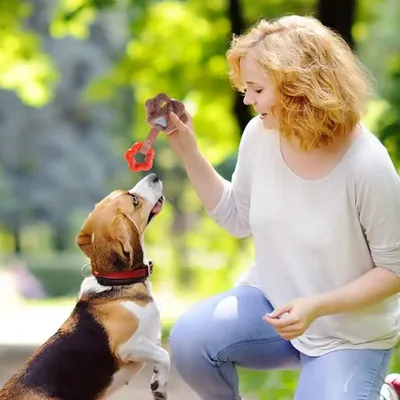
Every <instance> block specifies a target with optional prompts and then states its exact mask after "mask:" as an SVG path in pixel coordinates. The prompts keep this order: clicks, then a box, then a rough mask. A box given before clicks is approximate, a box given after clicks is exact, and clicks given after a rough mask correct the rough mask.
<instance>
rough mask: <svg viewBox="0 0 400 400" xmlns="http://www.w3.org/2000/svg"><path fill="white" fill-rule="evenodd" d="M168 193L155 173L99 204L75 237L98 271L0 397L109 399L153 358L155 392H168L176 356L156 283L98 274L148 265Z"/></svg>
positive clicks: (17, 399) (160, 394) (158, 396)
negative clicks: (148, 241)
mask: <svg viewBox="0 0 400 400" xmlns="http://www.w3.org/2000/svg"><path fill="white" fill-rule="evenodd" d="M162 199H163V197H162V183H161V181H160V180H159V179H158V178H157V176H156V175H155V174H150V175H148V176H146V177H145V178H144V179H142V180H141V181H140V182H139V183H138V184H137V185H136V186H135V187H134V188H133V189H131V190H130V191H122V190H118V191H114V192H112V193H111V194H110V195H108V196H107V197H106V198H104V199H103V200H102V201H100V202H99V203H98V204H96V206H95V208H94V209H93V211H92V212H91V214H90V215H89V217H88V218H87V220H86V221H85V223H84V224H83V227H82V229H81V231H80V233H79V234H78V236H77V238H76V243H77V245H78V246H79V247H80V248H81V250H82V251H83V252H84V253H85V254H86V255H87V256H88V257H89V258H90V262H91V267H92V271H93V274H94V275H96V276H91V277H88V278H85V279H84V281H83V282H82V286H81V290H80V293H79V295H78V300H77V303H76V306H75V308H74V310H73V311H72V313H71V315H70V316H69V318H68V319H67V320H66V322H65V323H64V324H63V325H62V326H61V327H60V329H59V330H58V331H57V332H56V333H55V334H54V335H53V336H52V337H51V338H50V339H49V340H48V341H47V342H46V343H44V344H43V345H42V346H41V347H40V348H39V349H38V350H37V351H36V353H35V354H34V355H33V356H32V357H31V358H30V359H29V360H28V361H27V363H26V364H25V365H24V367H23V368H22V369H21V370H20V371H18V372H17V373H16V374H15V375H14V376H12V377H11V378H10V380H9V381H8V382H6V384H5V385H4V387H3V388H2V389H1V390H0V399H1V400H94V399H105V398H107V397H108V396H109V395H110V394H111V393H112V392H114V391H115V390H116V389H118V388H120V387H121V386H122V385H124V384H127V383H128V381H129V380H130V378H131V377H132V376H133V375H134V374H136V373H137V372H138V371H140V370H141V369H142V368H143V366H144V365H145V364H146V363H153V365H154V369H153V371H154V374H153V377H152V381H151V385H150V386H151V390H152V393H153V396H154V398H155V399H166V398H167V394H166V391H167V380H168V376H169V370H170V357H169V354H168V352H167V351H166V350H165V349H163V348H162V347H161V333H160V332H161V329H160V316H159V311H158V308H157V305H156V303H155V302H154V300H153V297H152V295H151V289H150V283H149V282H148V280H144V281H143V282H139V283H132V284H129V283H128V284H124V285H116V286H114V285H112V282H111V284H110V285H101V284H100V283H99V281H100V280H99V279H98V276H103V277H107V276H109V274H110V273H114V275H118V273H119V272H122V273H125V272H126V271H132V270H137V271H140V270H141V269H143V268H146V267H147V265H148V264H147V260H146V259H145V255H144V248H143V246H144V243H143V233H144V231H145V229H146V227H147V225H148V223H149V222H150V219H151V218H152V217H153V216H154V215H155V214H156V213H158V212H159V211H160V210H161V206H162ZM115 273H117V274H115ZM129 273H130V272H129ZM103 283H104V282H103Z"/></svg>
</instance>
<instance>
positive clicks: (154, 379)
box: [150, 332, 169, 398]
mask: <svg viewBox="0 0 400 400" xmlns="http://www.w3.org/2000/svg"><path fill="white" fill-rule="evenodd" d="M157 346H158V347H160V348H162V341H161V332H160V334H159V335H158V339H157ZM168 357H169V355H168ZM159 375H160V366H159V363H158V362H157V361H154V366H153V376H152V378H151V383H150V388H151V391H152V392H153V393H154V390H156V389H157V387H158V385H159V383H158V382H159V381H160V378H159ZM155 398H156V397H155Z"/></svg>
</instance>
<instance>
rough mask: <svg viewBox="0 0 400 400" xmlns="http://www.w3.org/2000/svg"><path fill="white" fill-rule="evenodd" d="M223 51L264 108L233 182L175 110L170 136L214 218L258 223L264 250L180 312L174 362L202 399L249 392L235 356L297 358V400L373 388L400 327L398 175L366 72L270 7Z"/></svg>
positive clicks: (244, 227) (259, 362)
mask: <svg viewBox="0 0 400 400" xmlns="http://www.w3.org/2000/svg"><path fill="white" fill-rule="evenodd" d="M227 58H228V63H229V67H230V77H231V80H232V82H233V84H234V85H235V86H236V87H237V88H238V90H240V91H242V92H244V94H245V96H244V102H245V104H248V105H251V106H253V108H254V110H255V112H256V113H257V114H258V115H257V116H256V117H255V118H253V119H252V120H251V121H250V122H249V124H248V125H247V127H246V129H245V131H244V133H243V136H242V140H241V143H240V146H239V154H238V161H237V165H236V168H235V172H234V174H233V177H232V182H228V181H225V180H224V179H222V177H221V176H219V175H218V174H217V172H216V171H215V170H214V168H213V167H212V166H211V165H210V163H209V162H208V161H207V160H206V159H205V158H204V156H203V155H202V154H201V153H200V151H199V150H198V147H197V144H196V139H195V135H194V133H193V130H192V126H191V124H190V123H189V124H188V125H185V124H183V123H182V122H181V121H180V120H179V119H178V118H177V117H176V115H171V118H172V120H173V122H174V124H175V126H176V127H177V129H176V130H175V131H174V132H173V133H172V134H170V135H169V141H170V144H171V146H172V148H173V149H174V150H175V152H176V153H177V155H178V156H179V157H180V158H181V160H182V162H183V165H184V166H185V169H186V171H187V173H188V176H189V178H190V180H191V182H192V184H193V186H194V188H195V189H196V191H197V193H198V195H199V197H200V199H201V201H202V203H203V204H204V207H205V208H206V209H207V211H208V213H209V215H210V216H211V218H213V219H214V220H215V222H216V223H217V224H218V225H219V226H221V227H222V228H224V229H226V230H228V231H229V232H230V233H231V234H232V235H234V236H236V237H239V238H240V237H247V236H250V235H251V236H252V238H253V240H254V246H255V260H254V263H253V265H252V266H251V268H250V270H249V271H248V273H247V276H246V277H245V278H244V279H242V280H241V281H240V282H239V283H238V285H237V286H236V287H235V288H233V289H232V290H230V291H228V292H227V293H222V294H219V295H217V296H214V297H212V298H209V299H205V300H203V301H202V302H200V303H199V304H196V305H194V307H192V308H191V309H189V310H188V311H187V312H186V313H184V315H182V316H181V317H180V318H179V319H178V321H177V322H176V324H175V326H174V328H173V330H172V332H171V336H170V346H171V354H172V357H173V360H174V362H175V364H176V367H177V369H178V372H179V373H180V375H181V376H182V378H183V379H184V380H185V381H186V382H187V384H188V385H189V386H190V387H191V388H192V389H193V390H194V391H195V392H197V394H198V395H199V396H200V397H201V398H202V399H204V400H236V399H239V398H240V395H239V390H238V379H237V375H236V370H235V366H236V365H240V366H242V367H245V368H252V369H265V370H269V369H292V368H301V374H300V379H299V383H298V387H297V391H296V396H295V400H314V399H315V400H331V399H332V400H345V399H346V400H347V399H349V400H350V399H351V400H357V399H369V400H372V399H373V400H377V399H379V391H380V388H381V387H382V384H383V381H384V377H385V374H386V373H387V369H388V364H389V361H390V356H391V354H392V350H393V347H394V346H395V344H396V342H397V335H398V331H399V305H398V300H397V296H396V293H397V292H399V291H400V279H399V276H400V229H399V228H400V212H399V210H400V180H399V177H398V175H397V173H396V170H395V168H394V166H393V164H392V162H391V160H390V158H389V155H388V153H387V151H386V149H385V148H384V147H383V145H382V144H381V143H380V142H379V141H378V139H377V138H376V137H375V136H374V135H373V134H372V133H371V132H369V131H368V129H367V128H366V127H365V126H363V125H362V124H361V122H360V116H361V115H362V111H363V106H364V105H365V102H366V100H367V97H368V94H369V93H370V83H369V78H368V74H367V73H366V72H365V71H364V69H363V68H362V66H361V64H360V62H359V61H358V60H357V58H356V57H355V55H353V53H352V52H351V50H350V49H349V47H348V46H347V45H346V43H345V42H344V41H343V40H342V39H341V38H340V37H339V36H338V35H336V34H335V33H334V32H332V31H331V30H329V29H328V28H326V27H324V26H323V25H322V24H321V23H320V22H319V21H317V20H316V19H314V18H310V17H300V16H285V17H282V18H280V19H277V20H274V21H271V22H268V21H261V22H259V23H258V24H257V25H256V26H255V27H253V29H251V30H250V31H249V32H248V33H246V34H244V35H242V36H239V37H235V38H234V39H233V41H232V44H231V47H230V49H229V51H228V54H227Z"/></svg>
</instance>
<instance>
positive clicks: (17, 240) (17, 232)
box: [11, 221, 22, 255]
mask: <svg viewBox="0 0 400 400" xmlns="http://www.w3.org/2000/svg"><path fill="white" fill-rule="evenodd" d="M11 232H12V235H13V239H14V253H15V254H18V255H19V254H21V253H22V244H21V226H20V224H19V222H18V221H16V222H15V223H14V224H13V226H12V227H11Z"/></svg>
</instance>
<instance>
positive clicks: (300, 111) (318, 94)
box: [227, 15, 373, 150]
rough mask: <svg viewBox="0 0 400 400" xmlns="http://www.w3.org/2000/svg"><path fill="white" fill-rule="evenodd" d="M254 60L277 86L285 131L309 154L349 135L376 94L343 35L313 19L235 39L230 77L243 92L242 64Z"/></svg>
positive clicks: (290, 20) (264, 26)
mask: <svg viewBox="0 0 400 400" xmlns="http://www.w3.org/2000/svg"><path fill="white" fill-rule="evenodd" d="M243 57H253V58H254V59H255V60H257V62H258V63H259V64H260V65H261V66H262V67H263V68H264V70H265V71H266V72H267V73H268V74H269V76H270V77H271V79H272V81H273V83H274V85H275V87H276V101H277V104H276V108H277V111H278V112H277V113H276V115H277V117H278V121H279V130H280V133H281V134H282V135H283V136H284V137H286V138H287V139H288V140H290V139H292V138H297V139H299V141H300V145H301V147H302V148H303V149H304V150H312V149H316V148H319V147H321V146H322V145H329V144H331V143H332V141H333V139H334V138H335V137H339V136H344V135H347V134H350V133H351V132H352V131H353V129H354V128H355V126H356V124H357V123H358V122H359V120H360V118H361V115H362V113H363V111H364V107H365V104H366V101H367V99H368V97H369V96H370V94H372V93H373V90H372V87H373V86H372V82H373V81H372V78H371V76H370V74H369V73H368V72H367V71H366V69H365V68H364V67H363V65H362V64H361V62H360V61H359V59H358V58H357V56H356V55H355V54H354V53H353V52H352V50H351V49H350V47H349V46H348V45H347V43H346V42H345V41H344V39H342V38H341V37H340V36H339V35H338V34H336V33H335V32H333V31H332V30H331V29H329V28H327V27H325V26H324V25H323V24H321V22H319V21H318V20H317V19H315V18H313V17H309V16H297V15H291V16H284V17H281V18H279V19H276V20H273V21H266V20H261V21H260V22H259V23H258V24H256V25H255V26H254V27H253V28H252V29H250V31H249V32H247V33H245V34H243V35H240V36H233V39H232V42H231V46H230V48H229V50H228V51H227V60H228V65H229V76H230V79H231V82H232V83H233V85H234V86H235V87H236V88H237V89H238V90H239V91H241V92H243V91H245V85H244V83H243V82H242V79H241V71H240V60H241V58H243Z"/></svg>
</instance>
